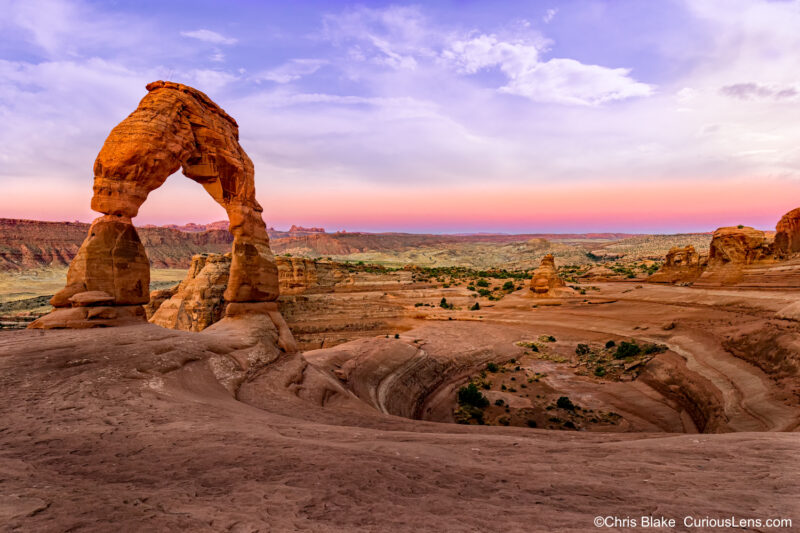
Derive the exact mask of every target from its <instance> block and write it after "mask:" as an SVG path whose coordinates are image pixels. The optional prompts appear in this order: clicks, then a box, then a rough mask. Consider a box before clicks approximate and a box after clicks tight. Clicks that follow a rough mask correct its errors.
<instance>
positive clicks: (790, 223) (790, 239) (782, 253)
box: [774, 207, 800, 258]
mask: <svg viewBox="0 0 800 533" xmlns="http://www.w3.org/2000/svg"><path fill="white" fill-rule="evenodd" d="M774 250H775V255H776V256H778V257H781V258H785V257H788V256H791V255H793V254H796V253H797V252H800V207H798V208H797V209H792V210H791V211H789V212H788V213H786V214H785V215H783V217H781V219H780V220H779V221H778V225H777V226H775V245H774Z"/></svg>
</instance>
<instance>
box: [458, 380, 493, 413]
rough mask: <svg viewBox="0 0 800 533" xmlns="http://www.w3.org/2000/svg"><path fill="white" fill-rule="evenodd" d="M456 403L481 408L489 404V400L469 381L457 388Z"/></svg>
mask: <svg viewBox="0 0 800 533" xmlns="http://www.w3.org/2000/svg"><path fill="white" fill-rule="evenodd" d="M458 404H459V405H470V406H472V407H477V408H479V409H482V408H484V407H488V406H489V400H487V399H486V396H484V395H483V393H482V392H481V391H479V390H478V386H477V385H475V384H474V383H470V384H468V385H466V386H465V387H461V388H460V389H458Z"/></svg>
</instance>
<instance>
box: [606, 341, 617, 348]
mask: <svg viewBox="0 0 800 533" xmlns="http://www.w3.org/2000/svg"><path fill="white" fill-rule="evenodd" d="M616 345H617V343H616V342H614V341H608V342H607V343H606V348H613V347H614V346H616Z"/></svg>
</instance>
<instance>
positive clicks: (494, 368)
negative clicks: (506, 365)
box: [486, 363, 499, 373]
mask: <svg viewBox="0 0 800 533" xmlns="http://www.w3.org/2000/svg"><path fill="white" fill-rule="evenodd" d="M486 370H488V371H489V372H492V373H495V372H497V371H498V370H499V367H498V366H497V364H496V363H486Z"/></svg>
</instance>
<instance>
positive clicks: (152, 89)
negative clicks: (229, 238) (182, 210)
mask: <svg viewBox="0 0 800 533" xmlns="http://www.w3.org/2000/svg"><path fill="white" fill-rule="evenodd" d="M147 90H148V93H147V95H146V96H145V97H144V98H143V99H142V101H141V102H140V103H139V107H137V108H136V110H135V111H134V112H133V113H131V114H130V115H129V116H128V117H127V118H126V119H125V120H123V121H122V122H121V123H119V124H118V125H117V126H116V127H115V128H114V129H113V130H112V131H111V134H110V135H109V136H108V138H107V139H106V141H105V143H104V144H103V148H102V149H101V150H100V153H99V154H98V156H97V159H96V160H95V163H94V195H93V197H92V204H91V205H92V209H94V210H95V211H98V212H100V213H103V216H101V217H100V218H97V219H96V220H95V221H94V222H93V223H92V226H91V228H90V229H89V235H88V237H87V238H86V240H85V241H84V242H83V244H82V245H81V248H80V250H79V251H78V254H77V255H76V256H75V258H74V259H73V260H72V263H71V264H70V267H69V271H68V273H67V285H66V287H64V288H63V289H61V290H60V291H59V292H58V293H57V294H56V295H55V296H53V298H52V300H51V301H50V303H51V304H52V305H53V306H54V307H56V310H55V311H53V312H52V313H50V314H49V315H46V316H44V317H42V318H40V319H39V320H37V321H35V322H33V323H32V324H31V325H30V327H32V328H85V327H94V326H114V325H121V324H127V323H131V322H139V321H141V322H144V321H145V313H144V309H143V307H142V304H145V303H147V302H148V300H149V299H150V294H149V285H150V265H149V261H148V259H147V254H146V253H145V249H144V246H142V243H141V241H140V240H139V235H138V234H137V233H136V229H135V228H134V227H133V223H132V221H131V219H132V218H133V217H135V216H136V215H137V214H138V212H139V207H140V206H141V205H142V203H143V202H144V201H145V200H146V199H147V195H148V194H149V193H150V192H151V191H153V190H155V189H157V188H158V187H160V186H161V185H162V184H163V183H164V181H165V180H166V179H167V177H169V176H170V175H171V174H173V173H174V172H177V171H178V170H179V169H181V170H182V171H183V174H184V175H185V176H187V177H188V178H190V179H192V180H194V181H196V182H197V183H199V184H201V185H202V186H203V187H204V188H205V189H206V191H208V193H209V194H210V195H211V197H212V198H214V200H216V201H217V202H218V203H219V204H220V205H222V206H223V207H224V208H225V211H226V212H227V213H228V220H229V222H230V232H231V233H232V234H233V239H234V240H233V250H232V254H231V267H230V278H229V280H228V282H227V288H226V290H225V294H224V299H225V301H226V302H229V303H228V304H227V314H228V315H229V316H230V315H237V314H247V313H249V312H255V313H262V314H270V316H272V315H274V314H277V304H276V303H275V300H276V299H277V298H278V270H277V267H276V265H275V259H274V257H273V255H272V251H271V250H270V247H269V237H268V236H267V231H266V226H265V224H264V221H263V220H262V218H261V211H262V208H261V206H260V205H259V203H258V202H257V201H256V195H255V193H256V190H255V182H254V179H253V176H254V170H253V163H252V161H250V158H249V157H248V156H247V154H246V153H245V151H244V150H243V149H242V147H241V146H240V145H239V128H238V125H237V124H236V121H235V120H234V119H233V118H231V117H230V116H229V115H228V114H227V113H225V111H223V110H222V109H221V108H220V107H219V106H218V105H217V104H215V103H214V102H212V101H211V99H210V98H209V97H208V96H206V95H205V94H203V93H202V92H200V91H198V90H197V89H193V88H191V87H188V86H186V85H181V84H179V83H172V82H167V81H156V82H153V83H150V84H149V85H147Z"/></svg>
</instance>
